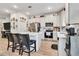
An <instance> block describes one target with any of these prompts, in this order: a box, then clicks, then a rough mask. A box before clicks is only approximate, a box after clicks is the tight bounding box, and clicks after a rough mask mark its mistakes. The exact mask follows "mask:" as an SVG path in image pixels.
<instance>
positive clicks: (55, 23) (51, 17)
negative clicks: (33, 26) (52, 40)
mask: <svg viewBox="0 0 79 59" xmlns="http://www.w3.org/2000/svg"><path fill="white" fill-rule="evenodd" d="M44 21H45V22H51V23H53V26H54V27H58V26H60V21H59V16H58V15H53V14H52V15H46V16H45V19H44Z"/></svg>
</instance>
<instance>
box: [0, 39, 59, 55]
mask: <svg viewBox="0 0 79 59" xmlns="http://www.w3.org/2000/svg"><path fill="white" fill-rule="evenodd" d="M54 43H57V42H55V41H51V40H43V41H42V44H41V47H40V50H39V51H38V52H32V53H31V56H57V55H58V52H57V50H54V49H51V45H52V44H54ZM0 56H20V55H18V51H17V50H16V51H15V52H14V53H13V52H12V51H11V49H10V50H9V51H7V39H5V38H0ZM23 56H27V53H24V54H23Z"/></svg>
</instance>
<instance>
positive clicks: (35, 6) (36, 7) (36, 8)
mask: <svg viewBox="0 0 79 59" xmlns="http://www.w3.org/2000/svg"><path fill="white" fill-rule="evenodd" d="M14 5H16V6H15V7H16V8H14V7H13V6H14ZM28 6H32V8H28ZM64 6H65V4H64V3H0V15H9V14H10V13H16V12H21V13H25V14H26V15H38V14H44V13H49V12H57V11H59V10H61V9H62V8H64ZM5 10H8V11H7V12H5Z"/></svg>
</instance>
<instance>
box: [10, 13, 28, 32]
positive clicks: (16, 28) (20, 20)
mask: <svg viewBox="0 0 79 59" xmlns="http://www.w3.org/2000/svg"><path fill="white" fill-rule="evenodd" d="M27 20H28V19H27V17H26V16H25V15H24V14H21V13H14V14H11V18H10V22H11V32H12V33H17V32H26V31H27Z"/></svg>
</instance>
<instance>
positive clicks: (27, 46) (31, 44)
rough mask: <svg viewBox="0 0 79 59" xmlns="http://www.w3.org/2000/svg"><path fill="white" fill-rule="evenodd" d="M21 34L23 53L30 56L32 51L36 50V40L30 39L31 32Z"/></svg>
mask: <svg viewBox="0 0 79 59" xmlns="http://www.w3.org/2000/svg"><path fill="white" fill-rule="evenodd" d="M19 36H20V40H21V45H20V48H21V49H20V51H21V55H23V52H25V53H28V56H30V52H32V51H36V40H30V37H29V34H20V35H19Z"/></svg>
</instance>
